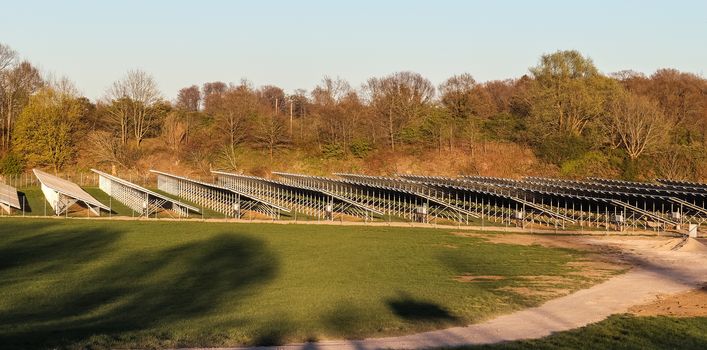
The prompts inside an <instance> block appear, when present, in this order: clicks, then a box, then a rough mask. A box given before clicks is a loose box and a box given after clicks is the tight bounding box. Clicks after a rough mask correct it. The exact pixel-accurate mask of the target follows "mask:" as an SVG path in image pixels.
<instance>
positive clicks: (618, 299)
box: [236, 237, 707, 350]
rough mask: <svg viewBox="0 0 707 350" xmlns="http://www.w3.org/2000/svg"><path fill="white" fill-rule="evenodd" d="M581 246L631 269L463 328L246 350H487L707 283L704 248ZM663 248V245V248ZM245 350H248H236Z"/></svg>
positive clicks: (615, 242)
mask: <svg viewBox="0 0 707 350" xmlns="http://www.w3.org/2000/svg"><path fill="white" fill-rule="evenodd" d="M576 239H581V240H582V243H583V244H589V245H597V246H604V247H610V248H612V249H618V250H620V252H621V255H622V259H623V260H625V261H629V262H630V263H631V264H632V265H633V266H634V268H633V269H631V271H629V272H627V273H625V274H623V275H619V276H617V277H614V278H612V279H610V280H608V281H606V282H604V283H601V284H598V285H595V286H593V287H591V288H588V289H584V290H580V291H578V292H575V293H573V294H570V295H567V296H564V297H561V298H557V299H554V300H551V301H548V302H546V303H545V304H543V305H540V306H538V307H534V308H530V309H527V310H522V311H518V312H515V313H512V314H509V315H503V316H500V317H497V318H494V319H491V320H489V321H486V322H483V323H479V324H474V325H470V326H466V327H454V328H449V329H444V330H437V331H430V332H424V333H418V334H412V335H407V336H399V337H388V338H374V339H364V340H327V341H321V342H317V343H303V344H290V345H284V346H276V347H258V348H250V349H273V350H274V349H287V350H290V349H355V350H359V349H417V348H429V347H452V346H459V345H466V344H489V343H497V342H501V341H512V340H520V339H534V338H541V337H544V336H547V335H549V334H551V333H553V332H560V331H565V330H569V329H573V328H577V327H582V326H585V325H587V324H590V323H594V322H598V321H601V320H603V319H605V318H606V317H608V316H610V315H612V314H616V313H624V312H627V311H629V309H630V308H631V307H634V306H636V305H644V304H649V303H651V302H654V301H655V300H656V298H660V297H662V296H665V295H671V294H676V293H682V292H687V291H689V290H692V289H696V288H699V287H700V286H701V285H703V284H704V283H706V282H707V248H705V247H704V246H702V245H701V244H700V243H696V242H694V243H695V244H691V245H689V247H691V248H690V249H684V251H682V250H681V251H673V250H670V248H672V246H673V245H674V244H672V243H669V242H668V241H667V240H666V239H660V240H659V239H655V238H645V237H642V238H634V237H582V238H579V237H576ZM666 243H667V244H666ZM236 349H246V348H236Z"/></svg>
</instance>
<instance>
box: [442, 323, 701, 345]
mask: <svg viewBox="0 0 707 350" xmlns="http://www.w3.org/2000/svg"><path fill="white" fill-rule="evenodd" d="M482 349H483V350H497V349H509V350H525V349H636V350H639V349H641V350H650V349H655V350H659V349H683V350H687V349H695V350H703V349H707V317H685V318H677V317H665V316H657V317H635V316H631V315H615V316H611V317H609V318H608V319H606V320H604V321H601V322H597V323H595V324H591V325H588V326H586V327H582V328H579V329H575V330H571V331H566V332H560V333H557V334H553V335H551V336H548V337H545V338H542V339H537V340H527V341H517V342H507V343H501V344H495V345H487V346H469V347H461V348H456V350H482Z"/></svg>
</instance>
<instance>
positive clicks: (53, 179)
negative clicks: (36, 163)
mask: <svg viewBox="0 0 707 350" xmlns="http://www.w3.org/2000/svg"><path fill="white" fill-rule="evenodd" d="M32 171H33V172H34V175H35V176H36V177H37V179H38V180H39V182H41V183H42V185H44V186H45V187H47V188H50V189H51V190H53V191H55V192H57V193H59V194H61V195H64V196H66V197H70V198H73V199H76V200H77V201H80V202H84V203H86V204H87V205H92V206H94V207H98V208H101V209H103V210H106V211H109V210H110V208H109V207H108V206H106V205H105V204H103V203H101V202H99V201H98V200H97V199H95V198H93V196H91V195H90V194H88V192H86V191H84V190H83V189H82V188H81V187H80V186H79V185H77V184H75V183H73V182H71V181H69V180H65V179H62V178H60V177H58V176H54V175H52V174H49V173H46V172H44V171H41V170H39V169H32Z"/></svg>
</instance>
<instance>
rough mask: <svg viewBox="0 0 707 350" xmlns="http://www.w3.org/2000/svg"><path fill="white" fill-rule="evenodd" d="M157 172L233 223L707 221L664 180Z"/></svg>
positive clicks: (680, 184) (706, 209)
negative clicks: (251, 215) (249, 218)
mask: <svg viewBox="0 0 707 350" xmlns="http://www.w3.org/2000/svg"><path fill="white" fill-rule="evenodd" d="M153 173H156V174H157V175H158V185H159V184H160V183H161V185H160V186H162V187H165V186H166V187H165V188H163V190H164V191H166V192H168V193H172V194H173V195H176V196H179V197H184V198H187V199H188V200H191V201H192V202H195V203H200V205H204V206H208V207H210V208H213V209H215V210H217V211H220V212H222V213H226V215H231V214H233V213H232V212H233V210H232V208H234V207H238V208H244V207H245V208H246V210H256V211H257V210H259V209H258V208H260V209H262V208H266V207H267V208H266V209H263V210H261V211H262V212H263V213H265V214H266V215H269V216H272V217H273V218H274V219H279V218H280V216H279V215H280V213H281V212H282V213H288V214H292V215H295V218H296V215H297V213H298V212H299V213H301V214H304V215H305V216H310V217H314V216H316V217H317V218H318V219H328V220H332V219H334V217H336V216H337V215H338V217H339V218H341V219H342V220H343V219H344V218H349V217H352V218H353V217H358V218H364V219H365V220H392V219H393V218H396V220H405V221H418V222H450V221H451V222H458V223H464V224H471V223H477V224H478V223H481V224H483V223H484V222H489V221H490V222H494V223H496V224H504V225H519V226H523V227H525V225H526V224H528V223H529V224H531V225H533V224H539V225H545V226H553V227H556V228H557V227H561V228H565V227H566V226H568V225H569V226H579V227H580V228H582V227H590V228H596V229H601V228H606V229H609V227H612V228H615V229H623V228H626V227H634V228H643V229H651V230H667V229H682V228H684V227H686V226H685V225H686V224H697V225H704V224H706V223H707V184H702V183H696V182H684V181H672V180H664V179H658V180H656V181H655V182H637V181H625V180H613V179H603V178H594V177H590V178H586V179H582V180H570V179H555V178H545V177H525V178H523V179H509V178H500V177H488V176H458V177H444V176H425V175H412V174H401V175H396V176H371V175H363V174H352V173H335V174H333V176H310V175H305V174H294V173H285V172H274V173H273V175H274V176H275V177H274V178H263V177H257V176H249V175H242V174H233V173H227V172H222V171H213V174H214V175H216V178H217V183H216V184H211V183H205V182H202V181H197V180H192V179H188V178H184V177H180V176H176V175H171V174H167V173H162V172H159V171H153ZM37 174H38V177H41V178H40V180H42V181H43V183H44V182H46V183H47V185H51V186H53V187H57V188H59V189H61V190H62V191H63V192H65V193H68V194H70V195H75V196H76V197H77V198H78V199H80V200H86V201H89V200H90V199H89V198H86V197H85V195H84V194H83V193H81V192H83V191H82V190H80V188H79V187H78V186H76V185H75V184H72V183H70V182H68V181H65V180H61V179H56V178H52V177H50V176H48V174H46V173H42V172H37ZM101 175H102V176H105V177H107V178H108V177H110V178H111V180H112V181H116V182H120V183H123V184H124V185H126V186H130V187H131V188H132V189H135V190H139V191H141V192H142V193H146V194H148V195H150V196H155V197H159V198H162V199H165V198H168V197H165V196H162V195H160V194H158V193H154V192H152V191H149V190H146V189H144V188H142V187H140V186H137V185H134V184H130V183H127V182H126V181H124V180H121V179H119V178H114V177H111V176H110V175H108V174H105V173H101ZM167 182H169V184H167ZM167 185H169V186H167ZM167 187H169V188H167ZM170 191H171V192H170ZM86 195H87V194H86ZM170 200H171V199H170ZM171 201H172V202H174V203H176V204H181V202H178V201H174V200H171ZM96 202H97V201H96ZM202 202H203V203H202ZM236 202H238V203H236ZM94 203H95V202H94ZM248 203H250V204H248ZM251 204H252V205H251ZM249 205H251V206H249ZM258 206H260V207H258ZM192 208H193V207H192ZM192 208H190V209H192ZM193 209H196V208H193ZM229 213H230V214H229ZM236 217H240V214H239V215H237V216H236Z"/></svg>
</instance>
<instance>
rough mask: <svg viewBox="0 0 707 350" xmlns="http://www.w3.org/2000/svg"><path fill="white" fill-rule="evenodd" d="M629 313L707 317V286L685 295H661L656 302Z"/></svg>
mask: <svg viewBox="0 0 707 350" xmlns="http://www.w3.org/2000/svg"><path fill="white" fill-rule="evenodd" d="M629 312H630V313H632V314H635V315H638V316H671V317H704V316H707V285H704V286H702V288H700V289H696V290H692V291H689V292H685V293H680V294H675V295H669V296H663V295H659V296H658V297H657V298H656V300H655V301H654V302H652V303H650V304H645V305H637V306H634V307H632V308H630V309H629Z"/></svg>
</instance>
